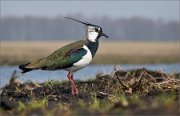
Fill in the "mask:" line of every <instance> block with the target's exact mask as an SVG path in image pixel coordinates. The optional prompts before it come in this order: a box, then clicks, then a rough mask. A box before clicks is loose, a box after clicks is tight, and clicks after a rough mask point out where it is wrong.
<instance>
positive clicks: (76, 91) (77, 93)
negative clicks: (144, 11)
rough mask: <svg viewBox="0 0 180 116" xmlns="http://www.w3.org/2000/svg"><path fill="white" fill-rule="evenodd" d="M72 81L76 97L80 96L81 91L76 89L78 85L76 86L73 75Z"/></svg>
mask: <svg viewBox="0 0 180 116" xmlns="http://www.w3.org/2000/svg"><path fill="white" fill-rule="evenodd" d="M71 80H72V85H73V88H74V91H75V93H76V95H79V90H78V88H77V87H76V85H75V84H74V79H73V74H72V75H71Z"/></svg>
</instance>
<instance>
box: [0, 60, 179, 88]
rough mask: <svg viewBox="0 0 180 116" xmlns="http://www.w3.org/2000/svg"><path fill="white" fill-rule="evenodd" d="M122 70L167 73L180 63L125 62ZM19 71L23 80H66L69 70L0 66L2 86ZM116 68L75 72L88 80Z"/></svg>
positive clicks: (87, 69) (85, 69) (120, 66)
mask: <svg viewBox="0 0 180 116" xmlns="http://www.w3.org/2000/svg"><path fill="white" fill-rule="evenodd" d="M116 66H117V67H118V68H120V69H122V70H129V69H136V68H146V69H149V70H162V71H163V72H166V73H177V72H180V63H177V64H144V65H142V64H140V65H137V64H134V65H131V64H123V65H116ZM15 70H16V71H17V72H18V73H17V75H19V76H20V78H19V80H20V81H21V82H25V81H28V80H29V81H36V82H44V81H48V80H59V81H62V80H66V79H67V72H66V71H63V70H59V71H41V70H35V71H32V72H28V73H25V74H21V73H20V70H19V69H18V67H17V66H0V87H3V86H4V85H5V84H7V83H8V82H9V79H10V77H11V75H12V73H13V72H14V71H15ZM113 70H114V65H89V66H87V67H85V68H83V69H81V70H79V71H77V72H76V73H75V74H74V78H75V79H79V80H86V79H93V78H94V77H95V75H96V74H97V73H103V74H111V73H112V72H113Z"/></svg>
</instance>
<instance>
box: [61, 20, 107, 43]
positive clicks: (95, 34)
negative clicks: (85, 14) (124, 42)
mask: <svg viewBox="0 0 180 116" xmlns="http://www.w3.org/2000/svg"><path fill="white" fill-rule="evenodd" d="M65 18H67V19H71V20H74V21H77V22H79V23H82V24H85V25H86V34H87V39H88V40H89V41H91V42H96V40H97V39H99V38H100V37H101V36H104V37H106V38H109V37H108V36H107V35H106V34H105V33H103V30H102V28H101V27H100V26H97V25H94V24H90V23H88V22H83V21H80V20H77V19H74V18H70V17H65Z"/></svg>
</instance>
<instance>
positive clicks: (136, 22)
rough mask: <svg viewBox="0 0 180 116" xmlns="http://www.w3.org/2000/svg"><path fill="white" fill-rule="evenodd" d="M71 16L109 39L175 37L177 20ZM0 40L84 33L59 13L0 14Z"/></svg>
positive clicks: (74, 36) (61, 37) (77, 36)
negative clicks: (98, 29)
mask: <svg viewBox="0 0 180 116" xmlns="http://www.w3.org/2000/svg"><path fill="white" fill-rule="evenodd" d="M74 18H77V19H81V20H83V21H88V22H90V23H93V24H96V25H99V26H101V27H102V28H103V31H104V32H105V33H107V34H108V35H109V36H110V37H111V38H112V40H178V39H179V38H180V33H179V31H180V25H179V23H178V22H177V21H169V22H168V21H163V20H152V19H149V18H143V17H132V18H118V19H111V18H110V17H107V16H104V17H91V18H85V17H82V16H79V17H78V16H76V17H74ZM0 27H1V31H0V39H1V40H69V39H71V40H72V39H74V40H75V39H76V40H77V39H80V38H83V37H84V36H85V31H84V30H85V27H84V26H82V25H81V24H79V23H77V22H73V21H71V20H68V19H65V18H63V17H61V16H59V17H54V18H48V17H33V16H26V17H12V16H9V17H1V18H0Z"/></svg>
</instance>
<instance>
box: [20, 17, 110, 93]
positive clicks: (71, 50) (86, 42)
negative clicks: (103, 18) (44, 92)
mask: <svg viewBox="0 0 180 116" xmlns="http://www.w3.org/2000/svg"><path fill="white" fill-rule="evenodd" d="M64 18H66V19H70V20H73V21H76V22H79V23H81V24H83V25H85V27H86V36H85V39H81V40H79V41H76V42H73V43H70V44H68V45H65V46H63V47H61V48H59V49H57V50H56V51H55V52H53V53H52V54H50V55H49V56H47V57H45V58H41V59H37V60H34V61H31V62H28V63H25V64H21V65H19V69H21V70H22V72H21V73H27V72H29V71H33V70H38V69H40V70H50V71H54V70H66V71H68V74H67V78H68V79H69V81H70V86H71V95H79V93H80V91H79V89H78V88H77V86H76V85H75V83H74V77H73V74H74V73H75V72H76V71H78V70H80V69H82V68H84V67H85V66H87V65H88V64H90V62H91V61H92V59H93V58H94V56H95V54H96V51H97V49H98V46H99V38H100V37H101V36H104V37H106V38H109V36H108V35H107V34H105V33H104V32H103V29H102V28H101V27H100V26H97V25H94V24H91V23H88V22H84V21H81V20H78V19H75V18H71V17H64Z"/></svg>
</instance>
